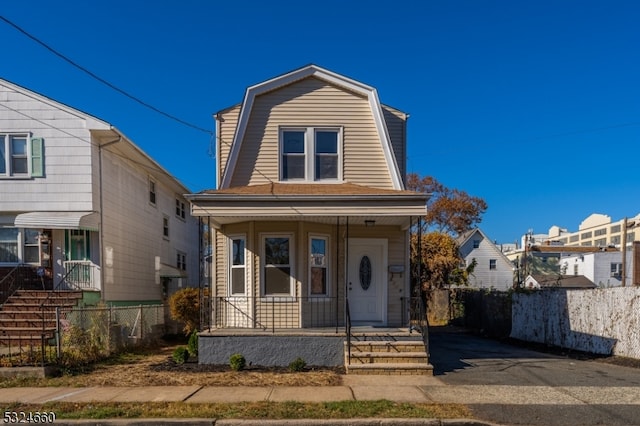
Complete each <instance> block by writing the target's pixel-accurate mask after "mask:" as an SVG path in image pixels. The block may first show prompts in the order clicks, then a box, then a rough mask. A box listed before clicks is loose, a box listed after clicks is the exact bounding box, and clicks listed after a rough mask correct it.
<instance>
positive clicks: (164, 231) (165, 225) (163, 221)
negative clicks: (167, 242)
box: [162, 216, 169, 239]
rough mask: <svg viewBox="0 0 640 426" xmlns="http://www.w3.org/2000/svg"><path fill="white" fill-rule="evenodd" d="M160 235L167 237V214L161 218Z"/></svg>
mask: <svg viewBox="0 0 640 426" xmlns="http://www.w3.org/2000/svg"><path fill="white" fill-rule="evenodd" d="M162 236H163V237H164V238H166V239H169V218H168V217H167V216H165V217H163V218H162Z"/></svg>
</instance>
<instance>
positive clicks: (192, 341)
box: [187, 330, 198, 356]
mask: <svg viewBox="0 0 640 426" xmlns="http://www.w3.org/2000/svg"><path fill="white" fill-rule="evenodd" d="M187 348H189V353H190V354H191V355H193V356H198V331H197V330H193V331H192V332H191V335H190V336H189V342H188V343H187Z"/></svg>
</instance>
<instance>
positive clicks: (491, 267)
mask: <svg viewBox="0 0 640 426" xmlns="http://www.w3.org/2000/svg"><path fill="white" fill-rule="evenodd" d="M497 268H498V264H497V261H496V259H489V270H491V271H495V270H496V269H497Z"/></svg>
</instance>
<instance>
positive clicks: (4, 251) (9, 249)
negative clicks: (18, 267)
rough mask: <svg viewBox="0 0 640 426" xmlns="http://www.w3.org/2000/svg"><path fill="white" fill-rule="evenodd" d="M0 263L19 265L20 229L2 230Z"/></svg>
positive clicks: (0, 230)
mask: <svg viewBox="0 0 640 426" xmlns="http://www.w3.org/2000/svg"><path fill="white" fill-rule="evenodd" d="M0 263H18V228H0Z"/></svg>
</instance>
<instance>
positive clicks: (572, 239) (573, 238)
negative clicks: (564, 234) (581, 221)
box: [569, 234, 580, 243]
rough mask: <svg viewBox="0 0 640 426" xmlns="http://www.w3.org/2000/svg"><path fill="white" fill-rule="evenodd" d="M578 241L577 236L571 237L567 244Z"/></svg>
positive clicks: (578, 237)
mask: <svg viewBox="0 0 640 426" xmlns="http://www.w3.org/2000/svg"><path fill="white" fill-rule="evenodd" d="M579 239H580V236H579V235H578V234H576V235H572V236H570V237H569V242H570V243H575V242H576V241H578V240H579Z"/></svg>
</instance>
